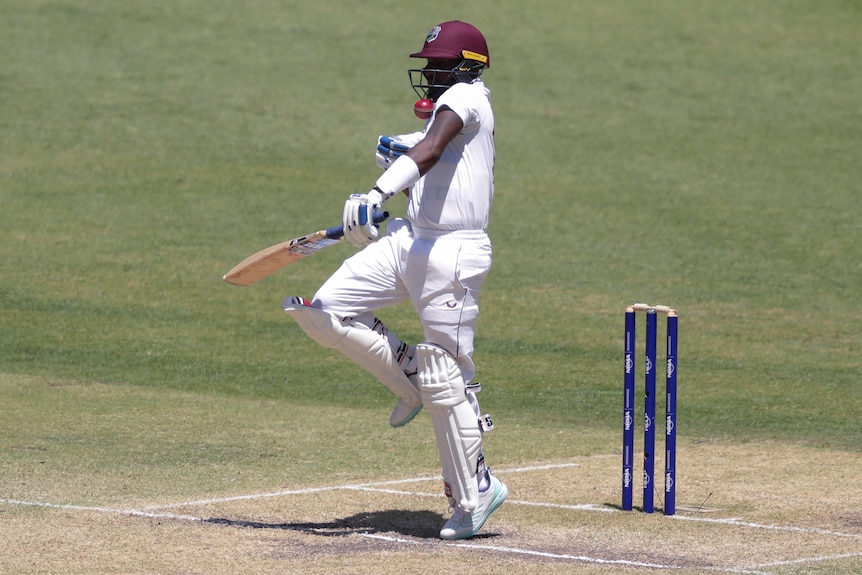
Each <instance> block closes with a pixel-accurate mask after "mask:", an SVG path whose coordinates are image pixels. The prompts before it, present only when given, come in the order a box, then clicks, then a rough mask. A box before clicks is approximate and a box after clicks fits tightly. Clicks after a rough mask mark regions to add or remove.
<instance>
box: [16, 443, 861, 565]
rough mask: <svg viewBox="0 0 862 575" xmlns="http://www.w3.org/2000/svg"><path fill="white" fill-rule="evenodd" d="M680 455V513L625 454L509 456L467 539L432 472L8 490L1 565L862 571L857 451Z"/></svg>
mask: <svg viewBox="0 0 862 575" xmlns="http://www.w3.org/2000/svg"><path fill="white" fill-rule="evenodd" d="M683 457H684V459H683ZM680 463H681V465H680V471H679V491H678V494H677V500H678V505H679V507H680V509H679V510H678V513H677V515H676V516H675V517H665V516H663V515H661V514H660V513H656V514H653V515H646V514H644V513H640V512H623V511H620V510H619V509H618V507H617V505H618V495H619V486H618V485H617V484H618V477H619V464H620V462H619V457H618V456H617V455H615V454H608V455H603V456H595V457H587V458H581V459H578V460H573V461H567V462H556V463H553V464H547V463H544V462H543V463H541V464H536V465H525V466H523V467H520V468H515V467H511V468H498V469H497V470H496V471H497V473H498V475H499V476H500V477H501V478H502V479H503V480H504V481H505V482H506V483H507V484H508V485H509V488H510V497H509V501H508V502H507V503H506V504H505V505H503V507H501V508H500V510H499V511H498V512H497V513H496V514H495V515H494V516H493V517H492V518H491V519H490V520H489V522H488V523H487V524H486V526H485V528H484V530H483V532H482V533H481V535H480V536H479V537H477V538H475V539H473V540H470V541H464V542H444V541H440V540H439V539H437V537H436V533H437V529H438V528H439V526H440V524H441V523H442V522H443V521H444V518H445V517H444V515H445V513H446V509H445V507H446V505H445V501H444V499H443V498H442V496H441V495H440V493H439V480H438V479H437V478H436V476H435V472H434V471H433V470H429V473H428V474H427V476H424V477H402V478H391V479H389V480H379V481H376V480H375V481H370V482H368V483H365V484H361V485H359V484H354V485H288V486H275V488H274V489H273V490H272V492H270V493H247V494H236V496H235V497H230V498H224V499H217V500H207V501H185V502H179V501H153V502H151V503H150V504H147V505H140V504H137V505H135V506H130V507H128V508H124V507H123V506H116V505H113V506H106V507H98V506H69V505H65V504H64V503H63V502H62V501H54V502H45V501H38V500H34V501H21V500H8V499H7V500H2V504H0V519H2V531H0V535H1V536H2V539H3V544H2V546H3V549H4V552H3V554H2V556H0V571H2V572H4V573H55V572H63V573H97V572H98V573H212V574H216V573H308V574H313V573H374V574H376V575H382V574H386V573H409V572H429V573H446V572H453V573H454V572H459V573H461V572H464V569H463V566H465V565H468V566H471V567H470V569H469V571H482V572H486V573H512V572H518V573H521V574H532V573H543V574H547V573H651V572H665V571H666V572H673V573H684V574H688V573H692V574H693V573H764V574H766V573H769V574H776V575H784V574H791V573H792V574H796V573H806V574H807V573H862V511H860V508H859V504H860V502H862V484H860V481H859V477H860V475H862V455H860V454H858V453H843V452H834V451H823V450H815V449H809V448H800V447H797V446H789V445H784V444H770V445H757V446H755V445H750V444H749V445H742V446H740V445H728V444H709V443H700V444H690V443H686V444H682V445H681V448H680ZM636 495H638V494H636ZM638 499H639V497H636V500H638ZM658 502H660V500H658V501H657V503H658Z"/></svg>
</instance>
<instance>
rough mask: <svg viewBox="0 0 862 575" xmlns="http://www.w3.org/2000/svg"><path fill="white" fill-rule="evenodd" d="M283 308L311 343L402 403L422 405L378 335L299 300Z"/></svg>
mask: <svg viewBox="0 0 862 575" xmlns="http://www.w3.org/2000/svg"><path fill="white" fill-rule="evenodd" d="M282 308H283V309H284V312H285V313H287V314H288V315H290V316H291V317H292V318H293V319H294V320H296V323H297V324H299V327H301V328H302V331H304V332H305V333H306V334H307V335H308V336H309V337H310V338H311V339H313V340H314V341H316V342H317V343H319V344H320V345H322V346H323V347H326V348H330V349H335V350H338V351H340V352H341V353H343V354H344V355H345V356H347V357H348V358H349V359H351V360H352V361H353V362H354V363H356V364H357V365H359V366H360V367H362V368H363V369H365V370H366V371H368V372H369V373H370V374H371V375H373V376H374V377H376V378H377V379H379V380H380V381H381V383H383V385H385V386H386V387H387V388H389V390H390V391H391V392H392V393H394V394H395V395H397V396H398V397H400V398H401V399H402V400H403V401H404V402H405V403H407V404H409V405H419V404H420V403H421V402H422V397H421V395H420V394H419V389H418V388H417V386H416V385H415V384H414V383H413V382H412V381H410V379H409V378H408V377H407V376H406V375H405V374H404V366H402V365H401V364H400V363H399V361H398V359H399V358H397V357H396V355H395V353H394V352H393V351H392V347H391V346H390V345H389V341H388V340H387V338H386V337H385V336H384V335H383V334H381V333H380V332H379V331H375V330H374V329H372V328H371V327H370V326H368V325H366V324H365V323H363V322H359V321H353V320H341V319H340V318H338V317H336V316H334V315H332V314H331V313H329V312H325V311H323V310H320V309H317V308H315V307H311V305H309V304H308V302H306V301H305V300H302V299H301V298H296V297H289V298H287V299H285V300H284V303H283V304H282Z"/></svg>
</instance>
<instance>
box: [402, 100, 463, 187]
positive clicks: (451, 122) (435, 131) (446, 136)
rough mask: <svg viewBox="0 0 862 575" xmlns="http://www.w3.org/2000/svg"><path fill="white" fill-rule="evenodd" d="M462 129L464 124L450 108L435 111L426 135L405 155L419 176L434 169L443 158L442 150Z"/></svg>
mask: <svg viewBox="0 0 862 575" xmlns="http://www.w3.org/2000/svg"><path fill="white" fill-rule="evenodd" d="M463 128H464V122H462V121H461V118H460V116H458V114H456V113H455V112H453V111H452V110H451V109H450V108H448V107H446V106H443V107H442V108H441V109H439V110H437V115H436V117H435V118H434V123H433V124H431V128H430V129H429V130H428V133H427V134H426V135H425V137H424V138H423V139H422V140H421V141H420V142H419V143H417V144H416V145H415V146H413V147H412V148H410V150H409V151H408V152H407V154H406V155H407V156H408V157H410V158H411V159H412V160H413V161H414V162H415V163H416V166H417V168H418V169H419V175H420V176H424V175H425V174H426V173H428V170H430V169H431V168H433V167H434V164H436V163H437V162H438V161H439V160H440V158H441V157H442V156H443V150H445V149H446V146H448V145H449V143H450V142H451V141H452V140H454V139H455V136H457V135H458V133H459V132H460V131H461V130H462V129H463Z"/></svg>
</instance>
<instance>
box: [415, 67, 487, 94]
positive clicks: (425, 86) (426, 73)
mask: <svg viewBox="0 0 862 575" xmlns="http://www.w3.org/2000/svg"><path fill="white" fill-rule="evenodd" d="M484 70H485V64H484V62H480V61H478V60H468V59H467V58H465V59H464V60H462V61H461V63H460V64H458V65H457V66H455V67H454V68H449V69H445V68H427V67H426V68H414V69H411V70H407V73H408V74H409V75H410V85H412V86H413V91H414V92H416V95H417V96H419V97H420V98H427V99H429V100H431V101H432V102H436V101H437V98H439V97H440V96H441V95H442V94H443V92H445V91H446V90H448V89H449V88H451V87H452V86H454V85H455V84H457V83H459V82H464V83H467V84H469V83H470V82H474V81H475V80H476V79H477V78H479V76H481V75H482V72H483V71H484Z"/></svg>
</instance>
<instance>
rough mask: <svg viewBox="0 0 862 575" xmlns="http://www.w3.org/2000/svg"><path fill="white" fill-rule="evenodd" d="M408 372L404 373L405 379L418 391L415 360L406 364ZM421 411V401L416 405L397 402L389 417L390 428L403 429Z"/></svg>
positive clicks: (412, 359)
mask: <svg viewBox="0 0 862 575" xmlns="http://www.w3.org/2000/svg"><path fill="white" fill-rule="evenodd" d="M408 366H409V367H408V370H405V371H404V375H406V376H407V379H409V380H410V383H412V384H413V386H414V387H415V388H416V389H417V390H418V389H419V380H418V379H416V358H415V357H414V358H411V360H410V363H409V364H408ZM420 411H422V401H421V400H420V402H419V403H418V404H413V403H409V402H407V401H404V399H399V400H398V405H396V406H395V410H394V411H393V412H392V415H390V416H389V425H391V426H392V427H403V426H405V425H407V424H408V423H410V422H411V421H413V419H414V418H415V417H416V416H417V415H419V412H420Z"/></svg>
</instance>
